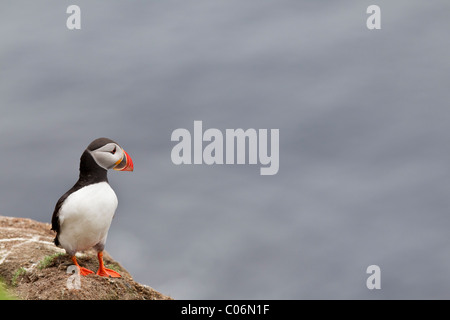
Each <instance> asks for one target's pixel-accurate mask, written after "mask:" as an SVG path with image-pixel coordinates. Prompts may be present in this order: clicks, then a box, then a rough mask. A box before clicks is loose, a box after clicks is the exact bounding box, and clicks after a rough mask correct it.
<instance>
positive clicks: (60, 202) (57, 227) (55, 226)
mask: <svg viewBox="0 0 450 320" xmlns="http://www.w3.org/2000/svg"><path fill="white" fill-rule="evenodd" d="M80 188H82V185H80V183H79V182H77V183H76V184H75V185H74V186H73V187H72V188H71V189H70V190H69V191H67V192H66V193H65V194H63V195H62V197H61V198H59V200H58V202H56V206H55V210H53V216H52V229H51V230H54V231H56V237H55V240H54V242H55V245H57V246H59V240H58V235H59V231H60V227H61V226H60V224H59V210H61V207H62V205H63V203H64V201H66V199H67V197H69V196H70V195H71V194H72V193H74V192H75V191H77V190H79V189H80Z"/></svg>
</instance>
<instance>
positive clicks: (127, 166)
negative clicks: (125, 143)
mask: <svg viewBox="0 0 450 320" xmlns="http://www.w3.org/2000/svg"><path fill="white" fill-rule="evenodd" d="M122 151H123V157H122V160H120V161H119V162H118V163H117V164H116V166H115V167H114V168H113V169H114V170H117V171H133V169H134V166H133V160H131V157H130V155H129V154H128V153H127V152H126V151H125V150H123V149H122Z"/></svg>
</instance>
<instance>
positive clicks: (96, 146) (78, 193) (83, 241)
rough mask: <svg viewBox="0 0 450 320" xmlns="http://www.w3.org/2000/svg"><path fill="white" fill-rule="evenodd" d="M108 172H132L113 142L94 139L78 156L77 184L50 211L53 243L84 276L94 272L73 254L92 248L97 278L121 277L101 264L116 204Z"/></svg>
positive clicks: (121, 150)
mask: <svg viewBox="0 0 450 320" xmlns="http://www.w3.org/2000/svg"><path fill="white" fill-rule="evenodd" d="M110 169H113V170H117V171H133V169H134V166H133V160H132V159H131V157H130V155H129V154H128V153H127V152H126V151H125V150H124V149H123V148H122V147H121V146H119V145H118V144H117V143H116V142H115V141H113V140H111V139H109V138H98V139H95V140H94V141H92V142H91V143H90V144H89V146H88V147H87V148H86V149H85V150H84V152H83V154H82V155H81V158H80V175H79V178H78V181H77V182H76V183H75V185H74V186H73V187H72V188H71V189H70V190H69V191H67V192H66V193H65V194H63V195H62V196H61V198H59V200H58V201H57V203H56V206H55V210H54V211H53V216H52V228H51V230H53V231H55V232H56V237H55V239H54V243H55V245H56V246H58V247H62V248H63V249H65V250H66V253H67V254H68V255H69V256H70V258H71V260H72V262H73V263H74V264H75V265H76V266H77V267H78V270H79V273H80V274H81V275H83V276H86V275H88V274H92V273H94V272H93V271H92V270H89V269H87V268H84V267H81V266H80V265H79V264H78V262H77V259H76V257H75V254H76V253H77V252H79V251H84V250H88V249H90V248H94V249H95V250H96V251H97V258H98V264H99V267H98V271H97V273H96V274H97V275H99V276H103V277H113V278H119V277H121V275H120V274H119V273H118V272H116V271H114V270H111V269H107V268H105V266H104V263H103V250H104V248H105V243H106V237H107V235H108V231H109V227H110V226H111V221H112V219H113V217H114V214H115V212H116V209H117V204H118V200H117V196H116V193H115V192H114V190H113V189H112V188H111V186H110V185H109V182H108V177H107V172H108V170H110Z"/></svg>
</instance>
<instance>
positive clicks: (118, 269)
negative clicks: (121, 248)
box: [105, 263, 120, 272]
mask: <svg viewBox="0 0 450 320" xmlns="http://www.w3.org/2000/svg"><path fill="white" fill-rule="evenodd" d="M105 267H106V268H108V269H111V270H114V271H116V272H120V267H119V266H118V265H117V264H113V263H111V264H108V265H105Z"/></svg>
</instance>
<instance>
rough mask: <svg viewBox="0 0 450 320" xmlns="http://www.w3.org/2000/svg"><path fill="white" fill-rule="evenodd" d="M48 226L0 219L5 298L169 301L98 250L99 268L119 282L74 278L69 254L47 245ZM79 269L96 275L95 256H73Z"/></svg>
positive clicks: (0, 267)
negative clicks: (101, 264) (114, 273)
mask: <svg viewBox="0 0 450 320" xmlns="http://www.w3.org/2000/svg"><path fill="white" fill-rule="evenodd" d="M50 229H51V225H50V224H48V223H42V222H38V221H34V220H31V219H26V218H13V217H5V216H0V280H1V282H3V284H4V286H6V288H7V291H8V293H9V294H11V295H13V296H15V297H17V298H18V299H24V300H171V299H172V298H170V297H169V296H166V295H164V294H162V293H159V292H158V291H156V290H154V289H152V288H150V287H149V286H146V285H142V284H140V283H137V282H135V281H134V280H133V278H132V276H131V275H130V274H129V273H128V271H127V270H125V269H124V268H123V267H122V266H121V265H120V263H118V262H117V261H115V260H114V259H113V258H112V257H111V256H110V255H109V254H108V253H107V252H104V256H103V259H104V262H105V266H107V267H108V268H110V269H113V270H116V271H117V272H119V273H120V274H121V275H122V277H121V278H106V277H100V276H97V275H88V276H79V275H78V274H76V273H75V270H73V269H74V268H73V267H71V266H72V265H73V263H72V261H71V260H70V258H69V256H68V255H67V254H65V251H64V250H63V249H61V248H58V247H56V246H55V245H54V243H53V238H54V237H55V234H54V232H53V231H51V230H50ZM77 260H78V262H79V264H80V265H81V266H84V267H87V268H89V269H91V270H94V271H96V270H97V268H98V261H97V256H96V252H95V251H93V250H91V251H86V252H84V253H82V254H80V255H78V254H77Z"/></svg>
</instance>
